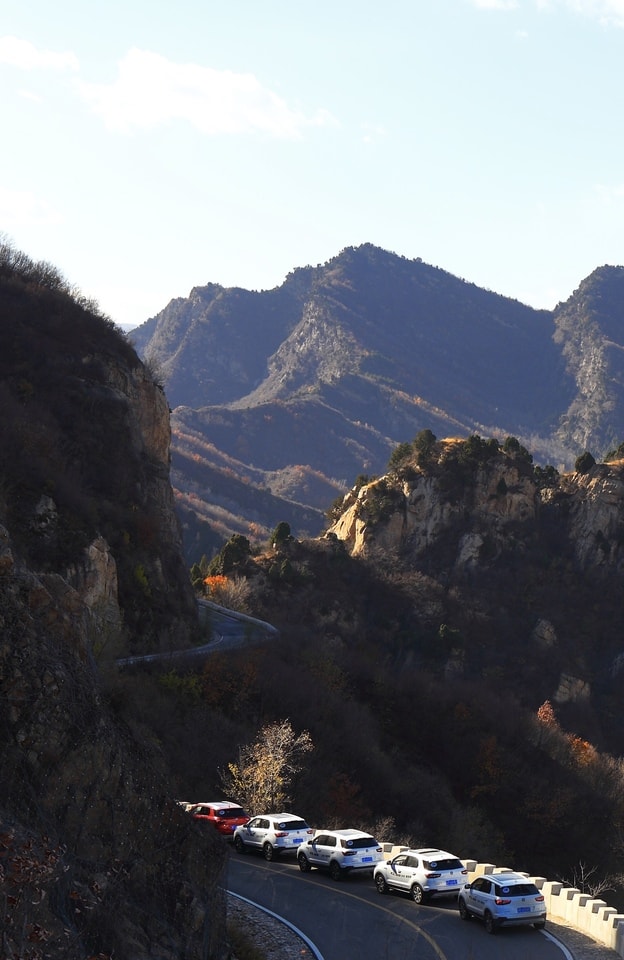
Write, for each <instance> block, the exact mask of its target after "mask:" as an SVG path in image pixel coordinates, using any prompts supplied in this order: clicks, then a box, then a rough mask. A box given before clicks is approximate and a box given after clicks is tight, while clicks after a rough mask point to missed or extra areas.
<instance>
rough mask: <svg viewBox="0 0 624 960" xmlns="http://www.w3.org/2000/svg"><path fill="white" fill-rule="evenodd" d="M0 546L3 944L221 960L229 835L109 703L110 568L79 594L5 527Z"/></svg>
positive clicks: (48, 952)
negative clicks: (103, 625) (96, 631)
mask: <svg viewBox="0 0 624 960" xmlns="http://www.w3.org/2000/svg"><path fill="white" fill-rule="evenodd" d="M0 543H1V545H2V548H1V552H0V568H1V571H2V572H1V575H0V637H1V638H2V639H1V641H0V677H1V681H0V726H1V729H2V737H1V741H0V743H1V745H0V764H1V767H2V778H1V783H0V865H1V866H2V868H3V878H4V879H3V883H4V888H5V892H6V894H7V899H6V901H5V903H6V904H7V906H6V907H5V908H4V909H5V910H6V911H7V913H6V918H7V925H6V927H5V930H4V933H3V937H4V939H3V949H2V955H3V956H7V957H11V956H14V955H22V954H21V953H20V949H23V947H24V944H25V943H26V942H28V941H30V943H31V944H39V946H40V948H41V953H36V952H32V953H31V954H29V956H32V957H33V958H35V957H39V956H40V957H43V956H45V957H46V958H58V960H61V958H63V960H73V958H76V960H78V958H80V960H82V958H85V957H88V956H89V957H90V956H93V955H98V956H101V957H102V958H104V957H106V958H108V957H113V956H114V957H115V958H126V960H141V958H145V960H147V958H160V960H179V958H180V957H185V958H189V960H191V958H197V960H206V958H207V957H215V958H217V957H221V956H222V955H223V953H222V944H223V943H224V929H223V919H222V917H223V911H222V891H221V883H222V881H221V871H222V869H223V865H224V856H225V852H224V849H223V846H222V844H221V843H220V842H219V838H218V837H217V836H216V835H215V837H212V836H211V835H202V834H201V833H200V832H199V831H198V830H197V829H196V828H195V827H194V824H193V822H192V820H191V819H190V818H189V817H188V816H187V815H186V814H185V813H184V812H183V811H182V810H181V808H180V807H179V806H178V805H177V804H176V803H175V802H174V800H173V798H172V796H171V789H170V788H169V789H168V788H167V782H168V776H167V772H166V770H164V769H161V763H160V761H159V759H158V757H157V755H156V754H152V753H151V752H150V751H149V750H148V749H147V748H146V745H145V744H144V743H143V744H138V743H137V742H136V741H134V739H133V737H132V736H131V735H130V733H129V731H128V730H126V729H124V728H122V727H121V726H119V725H118V724H117V723H116V722H115V720H114V717H113V716H112V715H111V714H110V713H109V712H108V710H107V709H106V706H105V702H104V700H103V696H102V691H101V684H100V680H99V676H98V671H97V668H96V667H95V661H94V658H93V648H92V636H93V634H92V632H91V631H90V630H89V629H87V628H86V627H87V625H89V624H91V628H92V627H93V624H92V621H91V616H92V613H93V610H94V609H95V608H96V607H97V605H98V603H97V602H95V603H94V601H98V600H100V599H101V598H102V596H104V599H105V600H106V603H105V608H106V609H110V607H111V597H110V595H109V594H107V593H106V591H104V593H102V590H101V589H100V587H101V586H102V585H103V584H104V583H105V582H107V578H106V577H104V578H102V580H101V581H99V582H98V579H97V577H96V576H95V567H94V568H93V569H92V570H91V571H90V573H89V575H88V576H86V577H85V579H84V583H83V590H82V593H81V592H79V590H77V589H74V588H73V587H71V586H70V585H69V584H68V582H67V581H66V580H64V579H63V578H61V577H59V576H58V575H52V574H49V575H45V576H37V575H36V574H34V573H33V572H32V571H29V570H28V569H27V568H25V567H24V565H23V564H22V563H21V562H20V561H19V558H17V557H16V556H15V554H14V553H13V550H12V545H11V542H10V538H9V535H8V532H7V530H6V528H1V529H0ZM93 550H94V552H95V556H96V558H98V557H99V558H100V560H101V559H102V558H105V556H106V551H105V550H103V547H102V544H101V543H99V544H97V545H95V546H94V548H93ZM100 566H101V567H102V569H103V570H104V571H106V570H107V569H108V567H109V564H108V562H106V561H104V563H103V564H100ZM108 582H109V583H110V582H111V581H110V579H109V580H108ZM34 949H35V948H34V947H31V950H33V951H34Z"/></svg>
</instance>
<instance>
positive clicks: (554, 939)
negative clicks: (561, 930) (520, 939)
mask: <svg viewBox="0 0 624 960" xmlns="http://www.w3.org/2000/svg"><path fill="white" fill-rule="evenodd" d="M539 932H540V933H541V934H543V936H545V937H547V938H548V939H549V940H552V942H553V943H554V944H555V946H557V947H559V949H560V950H561V952H562V953H563V955H564V957H565V958H566V960H574V954H572V953H570V951H569V950H568V948H567V947H566V945H565V943H562V942H561V940H558V939H557V937H554V936H553V935H552V933H548V930H540V931H539Z"/></svg>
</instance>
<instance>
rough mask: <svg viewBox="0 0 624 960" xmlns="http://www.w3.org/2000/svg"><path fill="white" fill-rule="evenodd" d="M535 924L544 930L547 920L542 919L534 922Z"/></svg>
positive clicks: (538, 928)
mask: <svg viewBox="0 0 624 960" xmlns="http://www.w3.org/2000/svg"><path fill="white" fill-rule="evenodd" d="M533 926H534V927H535V929H536V930H543V929H544V927H545V926H546V921H545V920H540V921H539V922H538V923H534V924H533Z"/></svg>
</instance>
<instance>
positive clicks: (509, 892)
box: [457, 871, 546, 933]
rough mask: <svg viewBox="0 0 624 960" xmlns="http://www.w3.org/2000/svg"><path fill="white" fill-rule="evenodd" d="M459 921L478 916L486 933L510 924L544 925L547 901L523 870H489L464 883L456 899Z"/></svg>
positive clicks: (538, 928) (542, 927) (536, 926)
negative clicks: (502, 871) (514, 871)
mask: <svg viewBox="0 0 624 960" xmlns="http://www.w3.org/2000/svg"><path fill="white" fill-rule="evenodd" d="M457 905H458V907H459V915H460V917H461V918H462V920H470V919H471V917H480V918H481V919H482V920H483V922H484V923H485V929H486V930H487V932H488V933H496V931H497V930H498V928H499V927H502V926H506V925H507V924H511V925H512V926H516V925H517V924H526V923H528V924H532V925H533V926H534V927H535V929H536V930H543V929H544V926H545V925H546V903H545V901H544V897H543V896H542V894H541V893H540V892H539V890H538V889H537V887H536V886H535V884H534V883H532V882H531V881H530V880H528V879H527V878H526V877H525V876H524V874H522V873H513V872H511V871H508V872H506V873H489V874H487V875H485V876H482V877H477V878H476V880H473V881H472V883H467V884H466V885H465V886H464V887H463V888H462V890H461V891H460V894H459V898H458V901H457Z"/></svg>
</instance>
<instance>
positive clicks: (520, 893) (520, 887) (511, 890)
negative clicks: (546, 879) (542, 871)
mask: <svg viewBox="0 0 624 960" xmlns="http://www.w3.org/2000/svg"><path fill="white" fill-rule="evenodd" d="M496 891H497V893H498V895H499V896H501V894H502V895H503V896H505V897H534V896H535V895H536V894H537V893H539V890H538V889H537V887H536V886H535V884H533V883H514V885H513V886H512V887H506V886H503V887H501V886H499V885H498V884H497V885H496Z"/></svg>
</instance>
